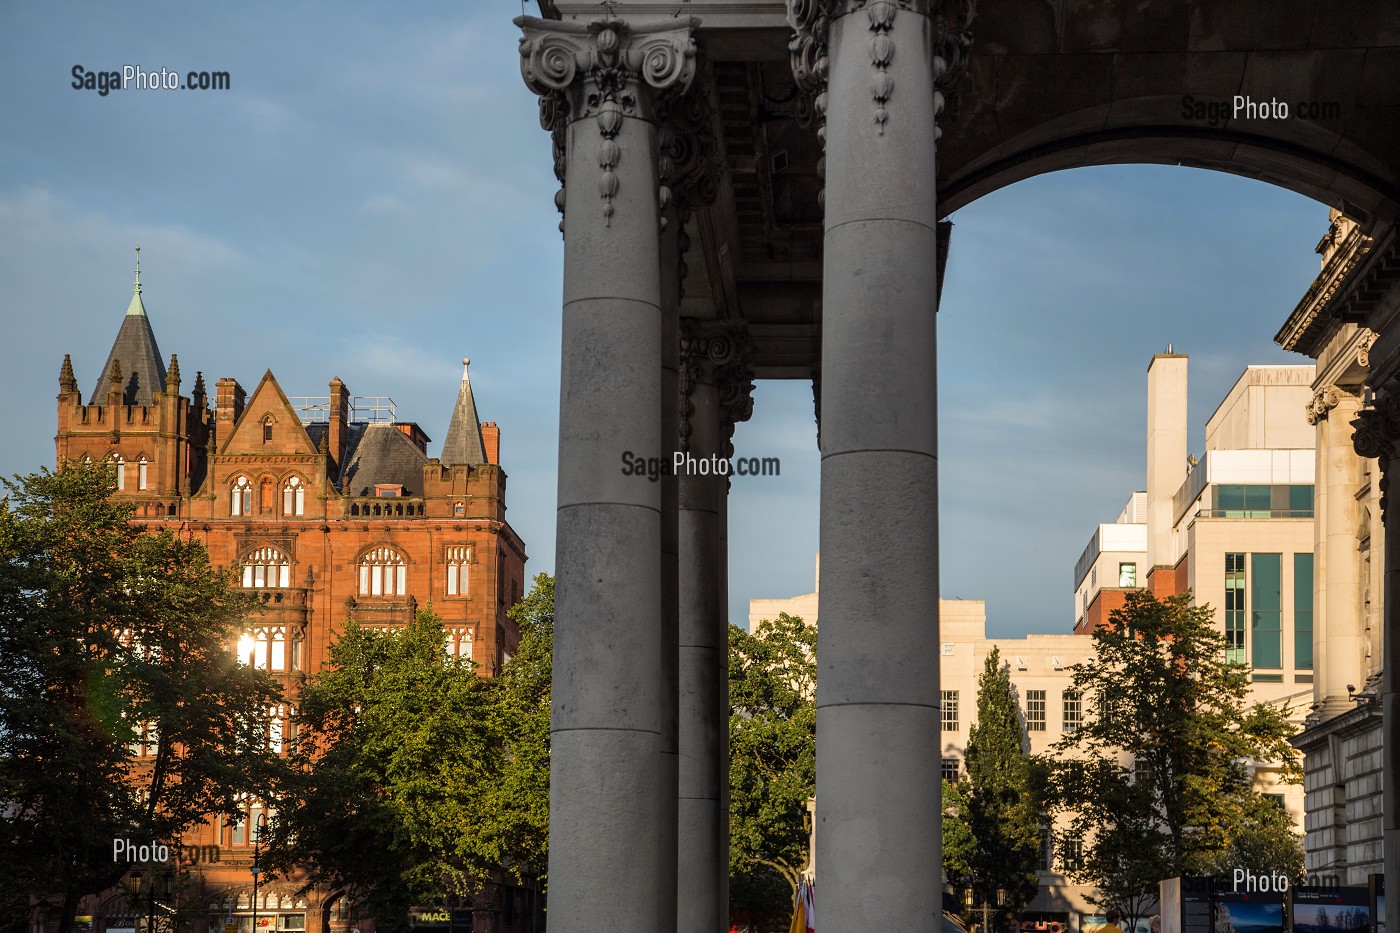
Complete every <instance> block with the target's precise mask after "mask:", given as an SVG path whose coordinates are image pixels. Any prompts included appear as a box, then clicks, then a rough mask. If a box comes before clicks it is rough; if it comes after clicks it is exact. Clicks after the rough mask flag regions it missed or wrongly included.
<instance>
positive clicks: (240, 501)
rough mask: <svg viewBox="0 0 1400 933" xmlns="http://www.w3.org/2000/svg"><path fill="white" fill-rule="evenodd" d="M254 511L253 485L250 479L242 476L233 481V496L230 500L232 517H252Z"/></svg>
mask: <svg viewBox="0 0 1400 933" xmlns="http://www.w3.org/2000/svg"><path fill="white" fill-rule="evenodd" d="M252 511H253V484H252V483H250V482H248V477H246V476H240V477H238V479H236V480H234V481H233V495H232V497H231V499H230V500H229V514H230V515H250V514H252Z"/></svg>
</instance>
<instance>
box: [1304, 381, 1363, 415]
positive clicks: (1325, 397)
mask: <svg viewBox="0 0 1400 933" xmlns="http://www.w3.org/2000/svg"><path fill="white" fill-rule="evenodd" d="M1360 396H1361V387H1360V386H1344V385H1330V386H1323V387H1322V388H1321V389H1318V390H1317V392H1316V393H1314V394H1313V397H1312V401H1310V402H1308V404H1307V406H1306V409H1305V410H1306V411H1307V417H1308V424H1317V423H1318V422H1319V421H1324V420H1326V418H1327V413H1328V412H1330V411H1331V410H1332V409H1334V408H1336V407H1337V406H1338V405H1339V404H1341V402H1342V400H1343V399H1345V398H1359V397H1360Z"/></svg>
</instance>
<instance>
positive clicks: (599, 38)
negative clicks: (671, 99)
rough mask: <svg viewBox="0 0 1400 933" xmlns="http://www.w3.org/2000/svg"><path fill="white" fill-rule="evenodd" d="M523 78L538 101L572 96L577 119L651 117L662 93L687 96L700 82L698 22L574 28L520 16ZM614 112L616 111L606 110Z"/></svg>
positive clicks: (615, 22)
mask: <svg viewBox="0 0 1400 933" xmlns="http://www.w3.org/2000/svg"><path fill="white" fill-rule="evenodd" d="M515 23H516V25H517V26H519V27H520V28H521V29H522V30H524V33H525V35H524V36H522V37H521V39H520V71H521V74H522V75H523V76H524V78H525V84H526V85H527V86H528V87H529V88H530V90H532V91H534V92H535V93H536V94H539V95H540V96H542V97H544V96H549V95H551V94H555V93H562V94H564V95H566V97H567V99H568V103H569V105H570V111H571V114H572V117H573V119H579V118H582V117H586V116H595V115H598V114H600V113H602V112H603V111H604V109H605V105H607V104H614V105H616V107H615V112H618V113H622V114H625V115H628V116H640V117H644V118H648V119H649V118H651V116H652V113H653V110H654V106H655V103H656V96H657V94H658V93H659V94H666V93H672V92H674V93H683V92H684V91H685V89H686V88H688V87H689V86H690V81H691V79H692V78H693V77H694V76H695V39H694V37H693V35H692V33H693V30H694V29H695V27H696V26H698V25H699V20H697V19H694V18H693V17H687V18H685V19H665V20H659V21H657V22H651V23H639V24H632V23H629V22H627V21H626V20H622V19H618V18H616V17H608V18H606V19H600V20H595V21H593V22H591V23H576V22H572V21H564V20H546V19H536V18H535V17H533V16H521V17H518V18H517V19H516V20H515ZM607 109H609V110H614V108H607Z"/></svg>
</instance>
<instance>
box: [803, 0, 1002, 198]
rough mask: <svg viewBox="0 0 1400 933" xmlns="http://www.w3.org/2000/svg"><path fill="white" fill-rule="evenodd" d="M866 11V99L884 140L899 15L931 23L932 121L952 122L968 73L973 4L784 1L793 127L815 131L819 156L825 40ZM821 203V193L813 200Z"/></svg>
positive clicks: (963, 0)
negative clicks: (841, 20) (843, 19)
mask: <svg viewBox="0 0 1400 933" xmlns="http://www.w3.org/2000/svg"><path fill="white" fill-rule="evenodd" d="M862 9H863V10H865V13H866V16H867V17H868V19H869V24H870V32H871V33H873V35H872V36H871V38H870V44H869V54H870V64H871V67H872V68H873V69H874V74H873V75H872V76H871V79H870V94H871V98H872V100H873V102H874V105H875V109H874V119H873V122H874V125H875V127H876V132H877V133H879V135H881V136H883V135H884V133H885V124H886V123H887V122H888V121H889V110H888V108H887V107H886V105H887V104H888V103H889V101H890V98H891V97H892V96H893V94H894V79H893V78H892V77H891V76H890V73H889V66H890V63H891V62H892V61H893V60H894V55H895V42H894V35H893V31H894V23H895V17H896V16H897V15H898V14H899V12H900V11H902V10H907V11H909V12H911V13H914V14H917V15H921V16H928V17H930V18H931V19H932V20H933V61H932V62H931V63H930V66H931V67H932V68H933V78H934V94H933V106H934V116H935V117H937V116H939V115H941V114H944V113H945V112H946V113H947V120H948V121H956V120H957V117H958V112H959V109H960V106H959V104H960V100H959V98H958V97H957V94H956V91H957V87H958V85H959V84H961V82H962V78H963V76H964V75H965V74H966V71H967V50H968V48H969V47H970V46H971V45H972V37H971V35H970V33H969V32H968V27H969V26H970V25H971V23H972V20H973V18H974V17H975V16H976V15H977V0H787V19H788V25H789V26H791V27H792V31H793V34H792V38H791V39H790V40H789V41H788V55H789V59H790V62H791V65H792V77H793V80H794V82H795V83H796V84H797V89H798V99H797V122H798V124H799V125H801V126H815V127H816V131H817V139H818V141H819V142H820V144H821V147H822V151H823V152H825V151H826V106H827V86H826V85H827V78H828V76H829V73H830V66H831V59H830V49H829V47H828V41H829V37H830V32H831V21H832V20H833V19H836V18H837V17H840V16H845V15H847V14H849V13H854V12H856V11H858V10H862ZM942 135H943V129H942V127H941V126H935V127H934V138H938V137H940V136H942ZM817 174H818V175H819V176H822V177H825V174H826V159H825V158H824V157H823V158H822V159H820V160H818V162H817ZM817 200H818V202H820V203H822V204H823V205H824V204H825V196H824V193H819V194H818V195H817Z"/></svg>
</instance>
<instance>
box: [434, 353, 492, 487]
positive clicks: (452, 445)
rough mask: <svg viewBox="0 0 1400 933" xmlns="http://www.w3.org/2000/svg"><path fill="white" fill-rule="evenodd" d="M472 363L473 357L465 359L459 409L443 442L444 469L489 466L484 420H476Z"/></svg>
mask: <svg viewBox="0 0 1400 933" xmlns="http://www.w3.org/2000/svg"><path fill="white" fill-rule="evenodd" d="M471 362H472V361H471V358H470V357H465V356H464V357H462V388H461V389H460V390H458V392H457V407H455V408H453V409H452V423H451V424H450V425H448V428H447V439H446V440H445V441H443V442H442V464H443V466H462V465H466V466H481V464H483V463H485V462H486V444H485V443H484V442H483V441H482V439H481V419H479V418H478V417H477V416H476V399H475V398H474V397H473V396H472V384H471V380H470V379H469V378H468V377H467V368H468V367H469V366H470V365H471Z"/></svg>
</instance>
